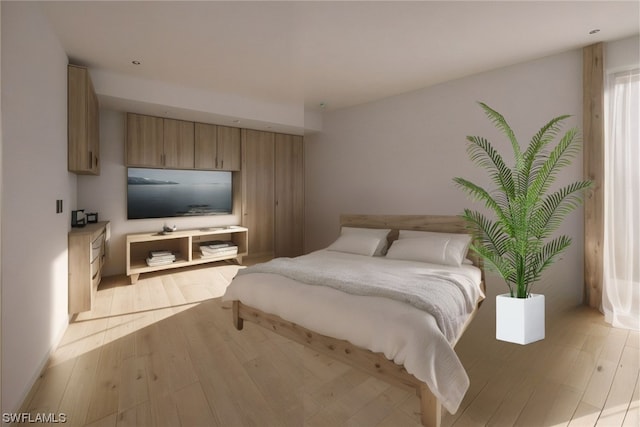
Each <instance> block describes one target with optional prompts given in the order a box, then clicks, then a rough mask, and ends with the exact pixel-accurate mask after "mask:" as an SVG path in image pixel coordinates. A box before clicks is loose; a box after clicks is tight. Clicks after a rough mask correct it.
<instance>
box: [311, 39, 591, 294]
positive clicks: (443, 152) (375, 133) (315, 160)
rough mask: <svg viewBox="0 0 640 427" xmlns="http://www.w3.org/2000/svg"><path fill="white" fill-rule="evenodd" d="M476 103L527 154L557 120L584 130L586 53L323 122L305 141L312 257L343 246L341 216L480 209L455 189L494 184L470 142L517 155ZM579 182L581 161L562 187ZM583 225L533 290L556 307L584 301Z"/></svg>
mask: <svg viewBox="0 0 640 427" xmlns="http://www.w3.org/2000/svg"><path fill="white" fill-rule="evenodd" d="M477 101H483V102H486V103H487V104H488V105H490V106H491V107H493V108H494V109H496V110H498V111H499V112H501V113H503V115H505V117H506V119H507V120H508V122H509V123H510V125H511V126H512V128H513V129H514V130H515V132H516V135H517V136H518V137H519V139H520V143H521V145H524V144H526V143H528V141H529V139H530V137H531V136H532V135H533V134H534V133H535V132H536V131H537V130H538V129H539V128H540V127H542V125H543V124H545V123H546V122H547V121H548V120H549V119H551V118H553V117H555V116H557V115H561V114H572V115H573V117H572V118H571V119H570V120H569V121H568V126H581V123H582V54H581V51H579V50H578V51H571V52H568V53H564V54H560V55H555V56H552V57H548V58H543V59H540V60H537V61H533V62H529V63H525V64H521V65H516V66H511V67H508V68H503V69H500V70H496V71H492V72H487V73H483V74H479V75H475V76H471V77H468V78H464V79H460V80H456V81H452V82H449V83H445V84H441V85H438V86H435V87H431V88H427V89H424V90H420V91H416V92H411V93H407V94H404V95H399V96H395V97H392V98H388V99H385V100H382V101H379V102H374V103H369V104H366V105H361V106H357V107H353V108H348V109H343V110H338V111H335V112H330V113H327V114H325V115H324V117H323V130H322V132H319V133H316V134H312V135H308V136H307V137H306V138H305V144H306V146H305V150H306V154H305V155H306V157H305V161H306V196H305V197H306V221H307V223H306V230H305V231H306V245H307V248H306V249H307V250H315V249H319V248H322V247H325V246H326V245H328V244H329V243H330V242H331V241H332V240H333V239H335V237H336V236H337V233H338V231H339V224H338V217H339V215H340V213H369V214H449V215H455V214H459V213H461V211H462V209H463V208H464V207H474V208H481V206H479V205H478V204H474V203H472V202H471V201H470V200H468V199H467V198H466V196H465V194H464V193H463V192H462V191H461V190H459V189H457V188H456V187H455V185H454V184H453V182H452V179H453V178H454V177H456V176H462V177H466V178H469V179H471V180H472V181H474V182H478V183H480V184H485V185H489V183H490V182H489V180H488V178H486V177H485V175H484V174H483V173H482V172H481V171H480V170H479V169H478V168H476V167H475V166H474V165H473V164H472V163H471V161H470V160H469V159H468V157H467V155H466V152H465V147H466V140H465V137H466V136H467V135H481V136H486V137H488V138H489V139H490V140H491V141H492V142H493V143H494V145H495V146H497V147H498V149H499V150H501V151H502V152H503V153H511V146H510V144H509V143H508V142H507V141H506V140H505V138H504V137H502V136H501V135H500V133H499V132H498V131H497V130H495V129H494V128H493V125H492V124H491V123H490V122H489V121H488V120H487V119H486V118H485V116H484V113H483V112H482V110H481V109H480V107H479V106H478V105H477V104H476V102H477ZM567 128H568V127H567ZM505 158H506V159H509V160H507V162H511V158H512V157H510V156H505ZM579 179H582V157H581V156H579V158H577V159H576V160H575V161H574V163H573V164H572V165H571V166H570V167H569V168H567V169H565V170H564V172H563V173H562V174H561V175H560V177H559V180H558V181H559V183H565V184H566V183H568V182H572V181H575V180H579ZM582 216H583V212H582V209H580V210H579V211H576V212H575V213H573V214H572V215H571V216H570V217H569V218H568V219H567V221H566V222H565V223H564V226H563V227H562V228H561V230H560V231H561V232H562V233H564V234H568V235H570V236H572V237H573V239H574V242H573V245H572V246H571V247H570V248H569V250H568V251H567V252H566V254H565V255H564V259H563V260H562V261H561V262H559V263H557V264H556V265H554V266H553V267H552V268H551V270H549V272H548V274H547V276H546V277H545V279H544V280H543V282H542V283H540V284H539V285H538V286H537V287H536V288H535V289H534V292H542V293H545V294H547V295H549V296H551V295H552V296H553V297H554V298H553V300H556V301H558V304H565V303H568V304H578V303H580V301H581V299H582V286H583V260H582V258H583V257H582V251H583V231H582V227H583V218H582ZM488 285H489V291H490V295H491V294H496V293H503V292H506V291H507V288H506V286H505V285H504V283H503V282H501V281H500V280H499V279H497V278H495V277H493V278H490V280H489V283H488ZM549 299H550V298H548V304H550V305H553V304H555V301H553V300H552V301H549ZM560 301H562V302H560Z"/></svg>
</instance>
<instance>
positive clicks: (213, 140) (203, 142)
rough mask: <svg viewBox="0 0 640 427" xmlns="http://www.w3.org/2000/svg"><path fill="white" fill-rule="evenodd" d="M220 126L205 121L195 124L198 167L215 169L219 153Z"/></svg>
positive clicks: (196, 163) (196, 161) (196, 162)
mask: <svg viewBox="0 0 640 427" xmlns="http://www.w3.org/2000/svg"><path fill="white" fill-rule="evenodd" d="M217 131H218V126H216V125H208V124H205V123H196V125H195V165H196V169H215V168H216V155H217V150H218V149H217V145H218V136H217Z"/></svg>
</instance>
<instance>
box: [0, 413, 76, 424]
mask: <svg viewBox="0 0 640 427" xmlns="http://www.w3.org/2000/svg"><path fill="white" fill-rule="evenodd" d="M2 422H3V423H6V424H10V423H14V424H22V423H24V424H43V423H49V424H64V423H66V422H67V414H65V413H63V412H58V413H55V412H48V413H44V412H43V413H39V412H36V413H33V414H32V413H31V412H3V413H2Z"/></svg>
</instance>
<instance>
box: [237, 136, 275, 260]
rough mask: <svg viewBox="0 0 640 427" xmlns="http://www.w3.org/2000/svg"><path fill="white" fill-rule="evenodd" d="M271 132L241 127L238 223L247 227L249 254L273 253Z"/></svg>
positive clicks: (251, 256)
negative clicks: (240, 182)
mask: <svg viewBox="0 0 640 427" xmlns="http://www.w3.org/2000/svg"><path fill="white" fill-rule="evenodd" d="M274 145H275V135H274V134H273V133H271V132H261V131H255V130H249V129H243V130H242V190H243V191H242V201H243V203H242V225H243V226H245V227H247V228H248V229H249V255H248V256H249V257H250V258H271V257H273V254H274V240H273V237H274V214H275V212H274V205H275V203H274V179H275V173H274V166H275V165H274V154H275V149H274V148H275V147H274Z"/></svg>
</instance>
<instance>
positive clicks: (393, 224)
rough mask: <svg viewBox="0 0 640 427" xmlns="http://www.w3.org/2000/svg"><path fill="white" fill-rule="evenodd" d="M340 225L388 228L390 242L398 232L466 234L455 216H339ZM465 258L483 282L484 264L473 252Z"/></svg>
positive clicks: (463, 221)
mask: <svg viewBox="0 0 640 427" xmlns="http://www.w3.org/2000/svg"><path fill="white" fill-rule="evenodd" d="M340 225H341V226H345V227H361V228H390V229H391V230H392V232H391V237H390V241H393V240H395V239H397V238H398V230H416V231H433V232H439V233H462V234H468V233H469V230H468V229H467V227H468V225H467V223H466V222H465V220H464V219H462V218H461V217H459V216H456V215H450V216H449V215H357V214H342V215H340ZM467 258H469V259H470V260H471V262H472V263H473V265H475V266H476V267H478V268H479V269H480V271H481V272H482V280H483V281H484V264H483V262H482V258H480V257H479V256H478V255H477V254H475V253H474V252H471V251H469V254H468V255H467Z"/></svg>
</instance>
